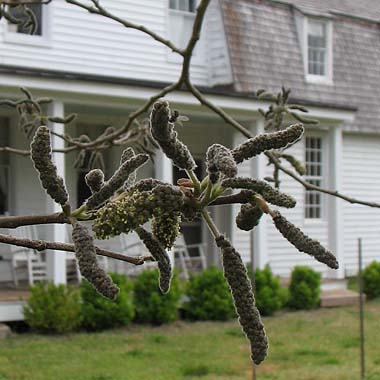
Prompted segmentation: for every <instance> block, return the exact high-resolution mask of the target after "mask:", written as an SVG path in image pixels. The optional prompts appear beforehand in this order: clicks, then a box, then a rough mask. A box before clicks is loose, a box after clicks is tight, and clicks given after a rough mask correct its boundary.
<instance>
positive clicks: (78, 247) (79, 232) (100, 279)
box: [72, 222, 119, 300]
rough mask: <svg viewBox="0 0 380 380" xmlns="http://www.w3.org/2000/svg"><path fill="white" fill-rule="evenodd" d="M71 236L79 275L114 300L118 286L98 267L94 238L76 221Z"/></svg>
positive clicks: (103, 294)
mask: <svg viewBox="0 0 380 380" xmlns="http://www.w3.org/2000/svg"><path fill="white" fill-rule="evenodd" d="M72 238H73V243H74V246H75V256H76V258H77V260H78V266H79V270H80V273H81V275H82V276H83V277H84V278H85V279H86V280H87V281H88V282H90V283H91V284H92V285H93V286H94V288H95V289H96V290H97V291H98V292H99V293H100V294H101V295H102V296H104V297H106V298H109V299H111V300H114V299H115V298H116V297H117V295H118V293H119V288H118V287H117V286H116V285H115V284H114V283H113V282H112V279H111V277H109V276H108V275H107V273H106V272H105V271H104V270H103V269H102V268H100V267H99V264H98V262H97V260H96V251H95V246H94V240H93V238H92V236H91V235H90V234H89V232H88V230H87V228H86V227H84V226H82V225H81V224H79V223H78V222H76V223H74V224H73V231H72Z"/></svg>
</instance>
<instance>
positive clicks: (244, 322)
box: [215, 235, 268, 364]
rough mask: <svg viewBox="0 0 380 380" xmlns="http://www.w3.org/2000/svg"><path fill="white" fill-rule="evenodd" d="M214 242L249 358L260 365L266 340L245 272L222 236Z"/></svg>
mask: <svg viewBox="0 0 380 380" xmlns="http://www.w3.org/2000/svg"><path fill="white" fill-rule="evenodd" d="M215 242H216V245H217V246H218V247H219V248H220V249H221V252H222V263H223V268H224V277H225V278H226V280H227V282H228V285H229V287H230V290H231V293H232V297H233V299H234V303H235V308H236V312H237V314H238V316H239V323H240V325H241V327H242V329H243V331H244V333H245V334H246V336H247V338H248V340H249V341H250V344H251V358H252V360H253V362H254V363H255V364H260V363H261V362H262V361H263V360H264V359H265V357H266V356H267V354H268V338H267V336H266V333H265V329H264V325H263V323H262V321H261V317H260V313H259V310H258V309H257V307H256V306H255V298H254V295H253V291H252V286H251V282H250V280H249V278H248V276H247V270H246V268H245V265H244V263H243V261H242V259H241V257H240V255H239V253H238V252H237V251H236V250H235V249H234V247H233V246H232V245H231V243H230V242H229V241H228V240H227V239H226V238H225V237H224V236H223V235H220V236H218V237H217V238H215Z"/></svg>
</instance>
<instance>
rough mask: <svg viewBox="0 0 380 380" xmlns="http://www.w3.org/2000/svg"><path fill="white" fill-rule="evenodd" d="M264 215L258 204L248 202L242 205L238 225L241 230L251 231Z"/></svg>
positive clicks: (237, 219)
mask: <svg viewBox="0 0 380 380" xmlns="http://www.w3.org/2000/svg"><path fill="white" fill-rule="evenodd" d="M262 216H263V212H262V211H261V209H260V208H259V207H258V206H256V205H252V204H250V203H246V204H244V205H242V206H241V208H240V211H239V213H238V214H237V216H236V225H237V226H238V228H240V229H241V230H244V231H251V230H252V229H253V228H254V227H256V226H257V225H258V224H259V222H260V219H261V217H262Z"/></svg>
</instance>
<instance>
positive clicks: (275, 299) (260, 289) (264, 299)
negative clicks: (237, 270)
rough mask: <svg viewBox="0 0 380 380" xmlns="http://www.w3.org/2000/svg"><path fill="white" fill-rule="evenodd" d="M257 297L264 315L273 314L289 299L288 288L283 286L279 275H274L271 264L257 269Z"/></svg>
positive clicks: (257, 304)
mask: <svg viewBox="0 0 380 380" xmlns="http://www.w3.org/2000/svg"><path fill="white" fill-rule="evenodd" d="M255 297H256V306H257V307H258V309H259V310H260V313H261V314H262V315H273V313H274V312H275V311H277V310H280V309H281V308H282V307H283V306H284V305H285V303H286V301H287V289H284V288H282V287H281V284H280V279H279V277H275V276H273V273H272V270H271V269H270V267H269V265H267V266H266V267H265V268H264V269H256V271H255Z"/></svg>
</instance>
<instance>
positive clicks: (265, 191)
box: [222, 177, 296, 208]
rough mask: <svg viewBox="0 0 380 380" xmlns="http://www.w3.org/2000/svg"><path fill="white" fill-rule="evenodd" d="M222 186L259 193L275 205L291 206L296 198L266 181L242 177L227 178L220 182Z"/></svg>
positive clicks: (294, 203)
mask: <svg viewBox="0 0 380 380" xmlns="http://www.w3.org/2000/svg"><path fill="white" fill-rule="evenodd" d="M222 186H223V187H225V188H228V187H230V188H232V189H248V190H252V191H255V192H256V193H259V194H261V195H262V196H263V197H264V199H265V200H266V201H267V202H269V203H271V204H274V205H276V206H280V207H286V208H293V207H295V205H296V200H295V199H294V198H293V197H291V196H290V195H287V194H285V193H282V192H280V191H278V190H277V189H275V188H273V187H272V186H271V185H270V184H269V183H268V182H266V181H261V180H256V179H252V178H244V177H237V178H228V179H225V180H224V181H223V182H222Z"/></svg>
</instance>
